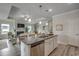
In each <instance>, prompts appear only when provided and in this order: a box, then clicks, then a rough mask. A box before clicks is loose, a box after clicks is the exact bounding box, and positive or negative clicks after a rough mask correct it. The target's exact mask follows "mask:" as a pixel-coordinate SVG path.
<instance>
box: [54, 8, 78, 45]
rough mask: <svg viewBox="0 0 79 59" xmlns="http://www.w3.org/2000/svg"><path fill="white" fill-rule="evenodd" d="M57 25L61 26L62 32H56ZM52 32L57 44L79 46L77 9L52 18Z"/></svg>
mask: <svg viewBox="0 0 79 59" xmlns="http://www.w3.org/2000/svg"><path fill="white" fill-rule="evenodd" d="M57 24H62V25H63V31H56V25H57ZM53 32H54V34H58V42H60V43H64V44H72V45H76V46H79V9H77V10H74V11H71V12H67V13H63V14H60V15H56V16H53Z"/></svg>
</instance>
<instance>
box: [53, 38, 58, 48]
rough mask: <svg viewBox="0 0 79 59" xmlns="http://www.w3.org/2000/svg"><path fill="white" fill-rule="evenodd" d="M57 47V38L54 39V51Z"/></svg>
mask: <svg viewBox="0 0 79 59" xmlns="http://www.w3.org/2000/svg"><path fill="white" fill-rule="evenodd" d="M56 47H57V37H54V49H55V48H56Z"/></svg>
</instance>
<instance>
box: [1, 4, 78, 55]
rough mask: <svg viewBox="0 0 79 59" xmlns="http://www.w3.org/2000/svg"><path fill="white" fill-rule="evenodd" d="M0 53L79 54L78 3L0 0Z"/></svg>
mask: <svg viewBox="0 0 79 59" xmlns="http://www.w3.org/2000/svg"><path fill="white" fill-rule="evenodd" d="M0 56H79V3H0Z"/></svg>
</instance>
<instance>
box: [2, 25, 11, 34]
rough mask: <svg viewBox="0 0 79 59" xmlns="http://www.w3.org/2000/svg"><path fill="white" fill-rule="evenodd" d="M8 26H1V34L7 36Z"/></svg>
mask: <svg viewBox="0 0 79 59" xmlns="http://www.w3.org/2000/svg"><path fill="white" fill-rule="evenodd" d="M9 27H10V25H9V24H1V34H7V33H8V32H9V29H10V28H9Z"/></svg>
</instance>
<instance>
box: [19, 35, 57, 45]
mask: <svg viewBox="0 0 79 59" xmlns="http://www.w3.org/2000/svg"><path fill="white" fill-rule="evenodd" d="M55 36H57V35H50V36H47V37H42V38H35V37H29V38H25V39H22V40H21V41H22V42H24V43H25V44H27V45H31V44H34V43H37V42H41V41H44V40H46V39H49V38H51V37H55Z"/></svg>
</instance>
